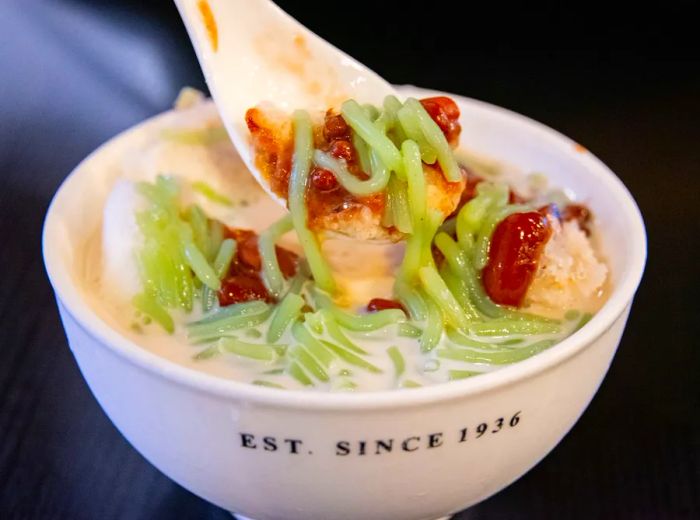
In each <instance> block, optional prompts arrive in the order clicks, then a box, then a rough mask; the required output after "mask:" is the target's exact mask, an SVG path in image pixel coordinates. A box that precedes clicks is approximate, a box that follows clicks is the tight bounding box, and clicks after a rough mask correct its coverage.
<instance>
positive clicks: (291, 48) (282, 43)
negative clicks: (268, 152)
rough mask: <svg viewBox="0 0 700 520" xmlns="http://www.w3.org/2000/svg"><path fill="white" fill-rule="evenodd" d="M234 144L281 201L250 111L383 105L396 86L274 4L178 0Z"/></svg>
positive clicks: (263, 0)
mask: <svg viewBox="0 0 700 520" xmlns="http://www.w3.org/2000/svg"><path fill="white" fill-rule="evenodd" d="M175 4H176V5H177V8H178V10H179V12H180V16H181V17H182V20H183V21H184V23H185V27H186V28H187V32H188V34H189V37H190V39H191V40H192V44H193V46H194V49H195V52H196V54H197V59H198V60H199V63H200V65H201V67H202V71H203V72H204V77H205V79H206V82H207V85H208V86H209V90H210V92H211V95H212V97H213V98H214V101H215V102H216V105H217V108H218V110H219V113H220V114H221V118H222V119H223V122H224V125H225V126H226V130H227V131H228V133H229V135H230V137H231V140H232V141H233V144H234V146H235V147H236V149H237V150H238V153H239V154H240V156H241V158H242V159H243V161H244V162H245V164H246V166H247V167H248V169H249V170H250V171H251V173H252V174H253V175H254V176H255V178H256V179H257V181H258V182H259V183H260V185H261V186H262V187H263V188H264V189H265V191H266V192H267V193H268V194H269V195H270V196H271V197H272V198H273V199H274V200H275V201H277V202H278V203H279V204H281V205H283V206H285V207H286V205H287V201H286V200H285V199H283V198H281V197H280V196H279V195H277V194H275V193H274V192H273V191H272V190H271V189H270V186H269V184H268V182H267V181H266V179H265V178H264V177H263V176H262V174H261V172H260V170H259V169H258V168H257V167H256V165H255V160H254V156H253V153H252V148H251V144H250V138H249V134H248V128H247V127H246V124H245V113H246V110H248V109H249V108H251V107H253V106H255V105H258V104H260V103H261V102H273V103H274V105H275V106H276V107H277V108H279V109H281V110H283V111H285V112H291V111H292V110H294V109H297V108H305V109H307V110H310V111H314V110H324V111H325V110H326V109H328V108H329V107H338V106H339V105H340V103H341V102H342V101H344V100H346V99H348V98H354V99H357V100H358V101H359V102H361V103H373V104H381V102H382V100H383V99H384V97H385V96H387V95H390V94H396V91H395V90H394V88H393V87H392V86H391V85H390V84H389V83H388V82H386V81H385V80H384V79H382V78H381V77H380V76H378V75H377V74H376V73H374V72H373V71H371V70H370V69H368V68H367V67H365V66H364V65H362V64H361V63H359V62H358V61H356V60H355V59H353V58H351V57H350V56H348V55H347V54H345V53H344V52H342V51H341V50H339V49H337V48H336V47H334V46H333V45H331V44H330V43H328V42H327V41H325V40H324V39H323V38H320V37H319V36H317V35H316V34H314V33H313V32H311V31H310V30H308V29H307V28H306V27H304V26H303V25H301V24H300V23H299V22H297V21H296V20H295V19H294V18H292V17H291V16H289V15H288V14H287V13H285V12H284V11H282V10H281V9H280V8H279V7H277V6H276V5H275V4H273V3H272V2H270V1H269V0H252V1H251V0H175Z"/></svg>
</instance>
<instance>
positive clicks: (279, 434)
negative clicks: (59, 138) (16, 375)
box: [43, 87, 646, 520]
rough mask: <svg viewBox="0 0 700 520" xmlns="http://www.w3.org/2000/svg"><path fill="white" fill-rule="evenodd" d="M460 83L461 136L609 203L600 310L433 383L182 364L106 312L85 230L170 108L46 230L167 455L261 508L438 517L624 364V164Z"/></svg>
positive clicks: (122, 389)
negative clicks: (562, 334) (481, 371)
mask: <svg viewBox="0 0 700 520" xmlns="http://www.w3.org/2000/svg"><path fill="white" fill-rule="evenodd" d="M402 90H403V93H404V94H406V95H414V96H425V95H428V94H431V93H429V92H427V91H423V90H419V89H415V88H413V87H404V88H403V89H402ZM453 97H454V98H455V99H456V100H457V101H458V103H459V105H460V109H461V111H462V125H463V133H462V140H463V142H468V143H469V145H470V147H471V148H473V149H475V150H478V151H481V152H483V153H485V154H487V155H491V156H493V157H496V158H500V159H503V160H505V161H507V162H510V163H513V164H515V165H518V166H520V167H522V168H523V169H524V170H525V171H539V172H545V173H546V174H547V175H548V176H549V178H550V179H551V181H552V183H553V184H555V185H559V186H563V187H568V188H570V189H571V190H573V192H574V193H575V194H576V195H577V197H578V198H579V199H580V200H583V201H585V202H586V203H587V204H589V205H590V207H591V208H592V209H593V211H594V213H595V215H596V218H597V220H598V222H599V224H600V227H601V229H602V234H603V250H604V252H605V255H606V257H607V261H608V265H609V267H610V270H611V273H612V281H613V287H614V289H613V291H612V293H611V294H610V298H609V300H608V301H607V303H606V304H605V305H604V307H603V308H602V309H601V310H600V312H598V313H597V314H596V315H595V316H594V318H593V319H592V320H591V321H590V322H589V323H588V324H587V325H586V326H585V327H583V328H582V329H581V330H579V331H578V332H576V333H575V334H574V335H572V336H571V337H569V338H568V339H566V340H564V341H562V342H561V343H560V344H558V345H555V346H554V347H552V348H551V349H549V350H547V351H545V352H543V353H541V354H538V355H536V356H534V357H532V358H530V359H527V360H525V361H522V362H520V363H517V364H515V365H512V366H508V367H505V368H503V369H501V370H498V371H496V372H495V373H491V374H488V375H484V376H479V377H476V378H473V379H467V380H463V381H456V382H452V383H449V384H442V385H435V386H431V387H425V388H420V389H412V390H400V391H385V392H375V393H364V394H363V393H359V394H327V393H313V392H299V391H280V390H276V389H269V388H264V387H258V386H252V385H248V384H242V383H238V382H235V381H229V380H224V379H220V378H216V377H214V376H210V375H207V374H204V373H200V372H197V371H194V370H191V369H188V368H185V367H182V366H179V365H176V364H174V363H172V362H169V361H167V360H165V359H162V358H160V357H157V356H155V355H153V354H151V353H150V352H148V351H146V350H144V349H142V348H140V347H139V346H138V345H136V344H134V343H132V342H130V341H129V340H127V339H126V338H125V337H124V336H122V335H121V334H120V333H119V331H118V330H115V329H113V328H111V327H109V326H108V325H107V324H106V323H105V322H104V321H102V320H101V319H100V318H99V317H98V316H97V315H96V313H95V312H94V311H93V309H91V308H90V307H89V306H88V305H87V304H86V302H85V299H84V298H83V297H82V296H81V293H80V290H79V288H78V283H77V278H76V277H77V276H79V275H80V274H79V273H77V272H76V267H75V266H76V265H77V264H78V262H77V259H76V255H77V254H78V253H79V251H78V247H79V244H80V243H81V242H82V240H83V239H84V237H85V236H86V235H87V234H89V233H91V232H94V229H95V226H97V225H98V222H99V211H100V208H101V204H102V202H103V201H102V200H101V197H100V195H99V194H100V193H104V192H105V190H104V185H105V183H106V181H105V179H106V175H107V174H106V173H105V172H106V171H108V170H113V169H114V164H115V161H118V160H119V155H120V153H121V150H123V148H124V146H125V145H126V144H127V143H129V142H130V141H133V140H134V139H138V138H140V137H139V136H140V134H139V131H143V128H144V126H145V127H148V125H152V124H154V123H153V122H152V121H150V122H146V123H144V124H143V125H140V126H139V127H137V128H135V129H132V130H129V131H127V132H125V133H124V134H122V135H120V136H118V137H116V138H115V139H113V140H112V141H110V142H108V143H107V144H105V145H104V146H103V147H101V148H100V149H98V150H97V151H96V152H95V153H93V154H92V155H91V156H90V157H88V158H87V159H86V160H85V161H84V162H83V163H82V164H80V165H79V166H78V167H77V168H76V169H75V171H74V172H73V173H72V174H71V175H70V176H69V177H68V178H67V179H66V181H65V182H64V183H63V185H62V186H61V188H60V189H59V191H58V193H57V194H56V196H55V198H54V200H53V202H52V204H51V207H50V209H49V212H48V215H47V217H46V222H45V226H44V236H43V242H44V258H45V263H46V269H47V271H48V274H49V277H50V279H51V283H52V284H53V287H54V290H55V292H56V299H57V301H58V307H59V310H60V313H61V317H62V320H63V324H64V327H65V330H66V333H67V336H68V341H69V344H70V347H71V349H72V351H73V354H74V356H75V358H76V360H77V361H78V364H79V366H80V369H81V371H82V373H83V376H84V377H85V379H86V381H87V382H88V384H89V386H90V389H91V390H92V392H93V393H94V395H95V397H96V398H97V400H98V401H99V403H100V405H101V406H102V408H103V409H104V410H105V412H106V413H107V415H108V416H109V417H110V419H111V420H112V422H114V424H115V425H116V426H117V428H119V430H120V431H121V432H122V434H124V436H125V437H126V438H127V439H128V440H129V442H131V444H132V445H133V446H134V447H135V448H136V449H137V450H138V451H139V452H140V453H141V454H143V456H144V457H146V458H147V459H148V460H149V461H150V462H151V463H152V464H153V465H154V466H156V467H157V468H158V469H160V470H161V471H162V472H163V473H165V474H166V475H167V476H169V477H170V478H172V479H173V480H175V481H176V482H178V483H179V484H181V485H182V486H184V487H185V488H187V489H189V490H190V491H192V492H193V493H195V494H197V495H199V496H201V497H203V498H205V499H206V500H209V501H211V502H213V503H214V504H217V505H219V506H221V507H223V508H226V509H228V510H230V511H234V512H236V513H239V514H241V515H245V516H248V517H252V518H256V519H257V520H264V519H285V520H289V519H295V518H299V519H327V518H334V519H345V518H348V519H350V518H362V519H375V518H376V519H390V518H400V519H435V518H438V517H442V516H444V515H448V514H451V513H454V512H456V511H459V510H462V509H464V508H466V507H469V506H470V505H472V504H475V503H476V502H479V501H480V500H483V499H484V498H486V497H488V496H489V495H492V494H493V493H496V492H497V491H499V490H500V489H502V488H504V487H505V486H507V485H508V484H509V483H511V482H513V481H514V480H515V479H517V478H518V477H520V476H521V475H522V474H523V473H525V472H526V471H528V470H529V469H530V468H531V467H532V466H534V465H535V464H536V463H537V462H538V461H539V460H540V459H542V458H543V457H544V456H545V455H546V454H547V453H548V452H549V451H550V450H551V449H552V448H553V447H554V446H555V445H556V444H557V443H558V442H559V441H560V440H561V438H562V437H563V436H564V435H565V434H566V433H567V431H568V430H569V429H570V428H571V427H572V426H573V424H574V423H575V422H576V420H577V419H578V417H579V416H580V415H581V413H582V412H583V411H584V409H585V408H586V406H587V405H588V403H589V402H590V400H591V398H592V397H593V395H594V393H595V392H596V390H597V388H598V386H599V385H600V382H601V380H602V379H603V377H604V375H605V373H606V371H607V370H608V366H609V365H610V362H611V359H612V357H613V355H614V353H615V350H616V348H617V345H618V343H619V341H620V337H621V335H622V331H623V329H624V326H625V322H626V319H627V315H628V313H629V309H630V305H631V303H632V299H633V296H634V293H635V291H636V289H637V286H638V284H639V281H640V278H641V275H642V271H643V268H644V262H645V258H646V237H645V232H644V225H643V222H642V218H641V215H640V213H639V210H638V209H637V206H636V205H635V203H634V201H633V199H632V197H631V196H630V194H629V193H628V191H627V190H626V189H625V187H624V186H623V185H622V183H621V182H620V181H619V180H618V179H617V177H615V175H614V174H613V173H612V172H611V171H610V170H609V169H608V168H607V167H606V166H605V165H604V164H602V163H601V162H600V161H599V160H598V159H596V158H595V157H594V156H593V155H591V154H590V153H588V152H587V151H585V149H582V148H581V147H579V146H578V145H576V143H574V142H573V141H571V140H570V139H568V138H566V137H564V136H562V135H561V134H559V133H557V132H555V131H553V130H551V129H549V128H547V127H545V126H543V125H541V124H539V123H536V122H534V121H532V120H530V119H528V118H526V117H523V116H521V115H518V114H515V113H513V112H510V111H507V110H504V109H502V108H498V107H495V106H493V105H489V104H486V103H482V102H479V101H475V100H471V99H465V98H460V97H458V96H453ZM162 117H167V115H166V116H158V117H157V118H155V119H156V120H158V119H159V118H162ZM88 194H89V195H88ZM96 194H98V195H96ZM482 424H485V425H486V426H480V425H482ZM481 431H483V434H480V433H479V432H481ZM595 449H596V447H595V446H590V450H591V452H592V451H593V450H595ZM571 470H572V471H574V468H571Z"/></svg>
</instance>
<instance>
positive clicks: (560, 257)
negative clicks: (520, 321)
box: [526, 220, 608, 310]
mask: <svg viewBox="0 0 700 520" xmlns="http://www.w3.org/2000/svg"><path fill="white" fill-rule="evenodd" d="M553 225H554V233H553V235H552V238H551V239H550V240H549V242H548V243H547V245H546V246H545V249H544V252H543V254H542V257H541V258H540V262H539V266H538V269H537V273H536V275H535V279H534V280H533V282H532V285H531V286H530V289H529V290H528V293H527V297H526V305H527V306H528V307H538V308H539V307H541V308H549V309H583V310H587V309H586V307H589V306H591V305H594V303H593V302H595V301H596V300H597V299H598V298H599V297H600V295H601V293H602V290H603V286H604V284H605V279H606V278H607V275H608V268H607V267H606V266H605V264H604V263H603V262H601V261H600V260H599V259H598V258H597V257H596V254H595V252H594V250H593V246H592V244H591V241H590V239H589V237H588V236H586V233H585V232H584V231H583V230H582V229H581V228H580V227H579V224H578V223H577V222H576V221H569V222H563V223H561V224H559V222H558V221H556V220H554V222H553Z"/></svg>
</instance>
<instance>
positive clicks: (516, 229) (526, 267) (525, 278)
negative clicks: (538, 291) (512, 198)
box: [481, 211, 552, 307]
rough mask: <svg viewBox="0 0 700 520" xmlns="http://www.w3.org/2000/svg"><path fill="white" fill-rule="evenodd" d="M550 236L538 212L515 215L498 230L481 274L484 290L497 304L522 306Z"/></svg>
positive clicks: (545, 218) (550, 231)
mask: <svg viewBox="0 0 700 520" xmlns="http://www.w3.org/2000/svg"><path fill="white" fill-rule="evenodd" d="M551 235H552V226H551V224H550V222H549V219H548V218H547V216H546V215H543V214H542V213H540V212H537V211H529V212H527V213H514V214H513V215H510V216H508V217H506V218H505V219H503V221H501V223H500V224H498V226H496V229H495V230H494V232H493V236H492V238H491V244H490V247H489V258H488V263H487V264H486V267H484V269H483V271H482V273H481V277H482V281H483V283H484V289H485V290H486V293H487V294H488V295H489V297H490V298H491V299H492V300H493V301H494V302H495V303H499V304H501V305H513V306H515V307H518V306H520V305H521V304H522V302H523V299H524V298H525V293H526V292H527V290H528V288H529V287H530V284H531V283H532V280H533V279H534V277H535V274H536V272H537V266H538V263H539V260H540V256H541V255H542V251H543V250H544V246H545V244H546V243H547V240H549V238H550V236H551Z"/></svg>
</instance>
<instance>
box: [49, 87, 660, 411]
mask: <svg viewBox="0 0 700 520" xmlns="http://www.w3.org/2000/svg"><path fill="white" fill-rule="evenodd" d="M398 90H399V92H400V93H402V94H405V95H407V96H408V95H413V96H429V95H439V94H441V95H448V96H451V97H453V98H456V99H458V100H459V102H460V103H464V104H467V105H473V106H476V107H478V108H481V109H484V110H486V111H488V112H489V113H490V115H492V116H494V117H497V118H504V119H510V120H516V121H517V122H519V123H520V124H525V125H527V126H528V127H529V129H530V130H531V131H532V132H534V133H536V134H537V137H538V138H539V139H542V140H544V141H546V142H547V143H548V146H553V147H557V148H561V149H562V150H564V151H565V152H567V153H577V152H575V151H574V150H575V147H578V145H577V143H576V142H575V141H573V140H571V139H570V138H568V137H566V136H565V135H563V134H561V133H560V132H558V131H556V130H554V129H552V128H550V127H548V126H546V125H544V124H542V123H540V122H538V121H535V120H533V119H531V118H529V117H527V116H524V115H522V114H519V113H517V112H513V111H511V110H509V109H506V108H503V107H499V106H497V105H493V104H491V103H487V102H484V101H480V100H476V99H473V98H469V97H465V96H460V95H456V94H451V93H445V92H440V91H435V90H428V89H422V88H418V87H415V86H413V85H403V86H399V87H398ZM172 112H173V110H168V111H165V112H163V113H160V114H157V115H155V116H153V117H150V118H148V119H146V120H144V121H142V122H141V123H139V124H137V125H134V126H132V127H130V128H128V129H126V130H124V131H123V132H120V133H119V134H117V135H116V136H114V137H112V138H111V139H109V140H108V141H106V142H105V143H103V144H102V145H101V146H99V147H98V148H97V149H96V150H94V151H93V152H92V153H91V154H89V155H88V156H87V157H86V158H85V159H83V160H82V161H81V162H80V163H79V164H78V165H77V166H76V167H75V168H74V169H73V171H72V172H71V173H70V174H69V175H68V176H67V177H66V178H65V179H64V180H63V182H62V183H61V185H60V187H59V189H58V190H57V191H56V193H55V195H54V197H53V199H52V200H51V203H50V205H49V208H48V210H47V213H46V217H45V220H44V226H43V233H42V251H43V257H44V264H45V268H46V271H47V274H48V277H49V280H50V282H51V285H52V286H53V289H54V292H55V294H56V299H57V302H58V304H59V306H62V308H63V310H64V311H65V312H67V313H68V314H69V315H70V316H71V317H72V318H73V319H74V320H75V321H76V322H77V324H78V325H79V326H80V327H81V328H82V329H83V330H84V331H85V332H86V333H88V334H89V335H90V336H91V337H92V338H93V339H95V340H96V341H98V342H99V343H100V344H101V346H103V347H105V348H107V349H108V350H109V351H111V352H112V353H113V354H116V355H118V356H119V357H121V358H122V359H123V360H126V361H128V362H130V363H131V364H133V365H135V366H137V367H138V368H140V369H142V370H144V371H146V372H149V373H151V374H153V375H156V376H159V377H161V378H164V379H166V380H168V381H170V382H171V383H175V384H179V385H182V386H185V387H188V388H191V389H194V390H197V391H200V392H204V393H206V394H213V395H216V396H218V397H222V398H226V399H240V400H246V401H251V402H258V403H262V404H266V405H273V406H279V407H285V408H304V409H326V410H355V409H384V408H399V407H406V406H418V405H421V404H426V403H432V402H436V401H447V400H451V399H455V398H464V397H467V396H473V395H477V394H480V393H484V392H487V391H490V390H493V389H496V388H501V387H506V386H508V385H511V384H513V383H515V382H516V381H520V380H524V379H527V378H530V377H532V376H535V375H537V374H539V373H541V372H544V371H546V370H548V369H550V368H552V367H554V366H556V365H558V364H560V363H562V362H563V361H565V360H567V359H569V358H571V357H573V356H575V355H576V354H577V353H579V352H580V351H581V350H583V349H585V348H586V347H588V346H589V345H591V344H592V343H593V342H594V341H595V340H596V339H597V338H599V337H600V336H601V335H602V334H604V333H605V332H606V331H607V330H608V329H609V328H610V327H612V325H613V324H614V322H615V321H616V320H617V319H618V318H619V317H620V316H621V315H622V314H623V313H624V312H625V309H626V308H627V307H628V306H629V305H630V304H631V302H632V300H633V298H634V294H635V292H636V290H637V287H638V285H639V283H640V281H641V277H642V274H643V271H644V266H645V262H646V255H647V241H646V232H645V227H644V221H643V219H642V215H641V212H640V211H639V208H638V207H637V204H636V203H635V201H634V199H633V197H632V195H631V194H630V192H629V191H628V190H627V188H626V187H625V186H624V184H623V183H622V181H621V180H620V179H619V178H618V177H617V176H616V175H615V174H614V173H613V172H612V171H611V170H610V169H609V168H608V167H607V166H606V165H605V164H604V163H603V162H602V161H601V160H599V159H598V158H597V157H595V156H594V155H593V154H592V153H590V152H586V153H577V155H576V160H578V161H583V163H584V166H585V167H586V170H587V172H588V173H589V174H590V175H595V176H597V177H598V180H599V181H600V182H601V183H602V184H603V185H602V187H603V188H604V189H607V190H612V191H613V194H614V196H615V198H616V199H617V200H618V202H619V204H620V205H619V209H620V214H621V216H623V217H624V222H625V224H626V225H627V226H628V227H629V234H630V237H631V242H630V243H631V251H629V252H628V255H629V258H631V262H630V264H629V265H628V266H627V269H626V270H625V271H624V272H623V273H622V276H621V277H620V279H619V281H618V283H617V284H616V286H615V287H614V288H613V291H612V293H611V294H610V296H609V298H608V300H607V301H606V302H605V303H604V304H603V307H602V308H601V309H600V310H599V311H598V312H597V313H596V314H595V315H594V316H593V318H592V319H591V320H590V321H589V322H588V323H587V324H586V325H585V326H584V327H582V328H581V329H580V330H579V331H577V332H575V333H574V334H572V335H571V336H569V337H567V338H566V339H564V340H563V341H561V342H559V343H557V344H556V345H554V346H553V347H551V348H549V349H547V350H545V351H544V352H541V353H539V354H537V355H535V356H532V357H530V358H528V359H525V360H523V361H520V362H518V363H514V364H512V365H508V366H505V367H502V368H499V369H498V370H495V371H493V372H491V373H489V374H485V375H483V376H480V377H475V378H468V379H464V380H459V381H450V382H447V383H440V384H434V385H429V386H424V387H421V388H416V389H410V390H407V389H392V390H380V391H369V392H358V393H333V392H318V391H313V390H284V391H280V390H279V389H274V388H266V387H263V386H256V385H252V384H250V383H244V382H240V381H236V380H232V379H224V378H222V377H219V376H215V375H211V374H207V373H205V372H201V371H198V370H195V369H193V368H189V367H186V366H183V365H180V364H178V363H176V362H174V361H170V360H168V359H165V358H163V357H160V356H158V355H156V354H154V353H152V352H149V351H147V350H146V349H144V348H143V347H140V346H139V345H138V344H137V343H135V342H133V341H131V340H129V339H128V338H127V337H125V336H123V335H122V334H121V333H119V332H118V331H117V330H116V329H114V328H112V327H111V326H110V325H109V324H107V323H106V322H105V321H103V320H102V319H101V318H100V317H99V315H98V314H97V313H96V312H95V311H94V310H93V309H92V308H91V307H90V306H89V305H88V304H87V302H86V301H85V300H84V299H83V298H82V297H81V295H80V290H79V289H78V288H77V287H76V286H75V284H74V283H73V282H72V278H71V276H70V274H69V273H68V271H67V270H66V269H62V264H63V262H62V261H61V258H60V255H59V253H58V252H56V251H55V249H54V248H52V247H51V241H52V240H53V239H54V238H53V237H55V236H57V234H56V233H55V232H54V231H55V230H56V226H58V222H57V221H56V219H57V217H56V210H55V208H56V206H57V204H58V201H59V200H60V199H62V198H63V197H65V196H67V195H66V192H67V191H68V190H69V188H70V184H71V182H72V179H74V178H75V177H76V176H77V175H79V173H80V172H81V171H82V170H83V167H84V165H85V164H86V163H88V162H89V161H90V160H91V159H92V158H93V157H95V156H96V155H98V154H99V153H101V152H102V151H103V150H104V149H105V148H107V147H109V146H110V145H111V144H112V143H114V142H115V141H116V140H118V139H120V138H122V137H123V136H125V134H128V133H131V132H135V131H137V130H138V129H140V128H142V127H143V126H146V125H148V124H152V123H153V122H155V121H156V120H158V119H159V118H163V117H167V116H168V115H169V114H171V113H172Z"/></svg>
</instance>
